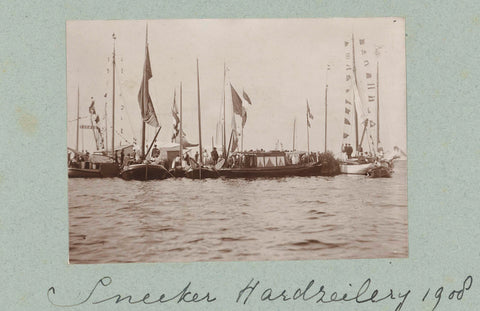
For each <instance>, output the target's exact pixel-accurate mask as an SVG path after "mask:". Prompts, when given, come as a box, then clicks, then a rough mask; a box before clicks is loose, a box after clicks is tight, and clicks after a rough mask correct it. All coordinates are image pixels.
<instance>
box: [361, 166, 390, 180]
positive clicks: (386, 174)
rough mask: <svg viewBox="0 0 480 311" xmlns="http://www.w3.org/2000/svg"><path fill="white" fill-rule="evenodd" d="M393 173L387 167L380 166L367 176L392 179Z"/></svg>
mask: <svg viewBox="0 0 480 311" xmlns="http://www.w3.org/2000/svg"><path fill="white" fill-rule="evenodd" d="M392 173H393V171H392V170H391V169H390V168H388V167H385V166H378V167H374V168H371V169H369V170H368V171H367V176H368V177H370V178H390V177H392Z"/></svg>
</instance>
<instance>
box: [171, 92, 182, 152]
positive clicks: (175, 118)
mask: <svg viewBox="0 0 480 311" xmlns="http://www.w3.org/2000/svg"><path fill="white" fill-rule="evenodd" d="M176 98H177V92H176V91H174V92H173V105H172V116H173V135H172V142H174V141H175V139H176V138H177V136H178V133H179V132H180V118H179V117H178V109H177V103H176Z"/></svg>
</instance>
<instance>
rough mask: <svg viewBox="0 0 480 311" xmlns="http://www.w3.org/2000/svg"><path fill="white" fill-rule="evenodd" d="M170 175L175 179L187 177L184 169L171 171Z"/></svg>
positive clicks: (177, 168) (178, 168) (179, 168)
mask: <svg viewBox="0 0 480 311" xmlns="http://www.w3.org/2000/svg"><path fill="white" fill-rule="evenodd" d="M169 172H170V174H171V175H172V176H173V177H177V178H180V177H185V169H184V168H183V167H176V168H172V169H170V170H169Z"/></svg>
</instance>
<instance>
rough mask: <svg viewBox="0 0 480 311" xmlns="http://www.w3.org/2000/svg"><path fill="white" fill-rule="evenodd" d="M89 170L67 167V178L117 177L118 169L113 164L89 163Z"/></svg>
mask: <svg viewBox="0 0 480 311" xmlns="http://www.w3.org/2000/svg"><path fill="white" fill-rule="evenodd" d="M90 166H91V168H79V167H69V168H68V177H69V178H103V177H117V176H118V175H119V174H120V168H119V167H118V165H117V164H115V163H90Z"/></svg>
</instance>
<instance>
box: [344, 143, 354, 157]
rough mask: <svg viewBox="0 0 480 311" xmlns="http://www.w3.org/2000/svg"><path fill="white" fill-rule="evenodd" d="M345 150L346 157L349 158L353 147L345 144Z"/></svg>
mask: <svg viewBox="0 0 480 311" xmlns="http://www.w3.org/2000/svg"><path fill="white" fill-rule="evenodd" d="M345 151H346V152H347V157H348V158H349V159H351V158H352V153H353V148H352V146H351V145H350V144H347V147H346V148H345Z"/></svg>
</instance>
